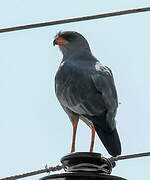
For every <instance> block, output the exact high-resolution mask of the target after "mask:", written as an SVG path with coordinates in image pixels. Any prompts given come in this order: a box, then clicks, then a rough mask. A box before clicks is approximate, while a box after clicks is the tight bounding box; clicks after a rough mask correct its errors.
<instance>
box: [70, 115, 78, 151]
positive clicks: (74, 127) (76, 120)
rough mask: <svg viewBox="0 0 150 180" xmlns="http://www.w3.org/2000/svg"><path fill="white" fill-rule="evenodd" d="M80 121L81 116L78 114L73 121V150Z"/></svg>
mask: <svg viewBox="0 0 150 180" xmlns="http://www.w3.org/2000/svg"><path fill="white" fill-rule="evenodd" d="M78 122H79V117H78V116H76V117H75V119H74V121H73V139H72V148H71V152H75V140H76V132H77V125H78Z"/></svg>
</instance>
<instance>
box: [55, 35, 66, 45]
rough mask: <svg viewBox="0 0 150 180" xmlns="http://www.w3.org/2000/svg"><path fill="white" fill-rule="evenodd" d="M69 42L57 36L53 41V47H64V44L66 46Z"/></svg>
mask: <svg viewBox="0 0 150 180" xmlns="http://www.w3.org/2000/svg"><path fill="white" fill-rule="evenodd" d="M68 43H69V42H68V41H67V40H65V39H63V38H62V37H59V36H57V37H56V38H55V40H54V41H53V45H54V46H55V45H58V46H61V45H65V44H68Z"/></svg>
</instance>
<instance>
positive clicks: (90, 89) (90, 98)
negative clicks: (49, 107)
mask: <svg viewBox="0 0 150 180" xmlns="http://www.w3.org/2000/svg"><path fill="white" fill-rule="evenodd" d="M58 36H59V37H62V38H63V39H65V40H67V41H68V42H69V43H68V44H65V45H61V46H59V47H60V50H61V51H62V53H63V59H62V62H61V64H60V66H59V69H58V71H57V73H56V76H55V92H56V96H57V98H58V100H59V102H60V104H61V106H62V107H63V109H64V110H65V112H66V113H67V114H68V116H69V118H70V120H71V122H72V123H73V121H74V117H75V116H76V115H79V117H80V119H82V120H83V121H84V122H86V123H87V124H88V125H89V126H90V124H91V123H92V124H93V125H94V127H95V130H96V132H97V134H98V136H99V137H100V139H101V140H102V142H103V144H104V146H105V147H106V149H107V151H108V152H109V153H110V154H111V155H113V156H116V155H119V154H121V144H120V140H119V136H118V133H117V130H116V124H115V115H116V111H117V107H118V99H117V92H116V88H115V85H114V79H113V75H112V72H111V70H110V69H109V68H108V67H106V66H104V65H102V64H101V63H100V62H99V61H98V60H97V59H96V58H95V57H94V56H93V55H92V53H91V50H90V47H89V44H88V42H87V40H86V39H85V38H84V37H83V36H82V35H81V34H79V33H77V32H72V31H66V32H62V33H59V34H58ZM55 43H56V42H55Z"/></svg>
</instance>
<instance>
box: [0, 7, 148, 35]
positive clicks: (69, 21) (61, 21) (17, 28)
mask: <svg viewBox="0 0 150 180" xmlns="http://www.w3.org/2000/svg"><path fill="white" fill-rule="evenodd" d="M146 11H150V7H146V8H138V9H130V10H123V11H117V12H112V13H105V14H98V15H91V16H83V17H77V18H70V19H63V20H58V21H50V22H44V23H36V24H28V25H22V26H15V27H9V28H3V29H0V33H4V32H11V31H19V30H24V29H32V28H39V27H45V26H52V25H57V24H66V23H72V22H79V21H86V20H92V19H100V18H106V17H112V16H120V15H125V14H135V13H140V12H146Z"/></svg>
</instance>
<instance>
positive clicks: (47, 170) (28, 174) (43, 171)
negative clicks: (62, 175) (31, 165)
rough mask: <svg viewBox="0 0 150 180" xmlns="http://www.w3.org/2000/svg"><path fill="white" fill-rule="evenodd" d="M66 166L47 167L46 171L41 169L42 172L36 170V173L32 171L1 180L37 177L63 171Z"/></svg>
mask: <svg viewBox="0 0 150 180" xmlns="http://www.w3.org/2000/svg"><path fill="white" fill-rule="evenodd" d="M63 168H64V166H63V165H61V166H59V165H58V166H56V167H47V166H46V167H45V168H44V169H40V170H36V171H31V172H28V173H23V174H19V175H15V176H9V177H5V178H1V179H0V180H16V179H21V178H25V177H29V176H35V175H38V174H42V173H46V172H47V173H49V172H51V171H59V170H61V169H63Z"/></svg>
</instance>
